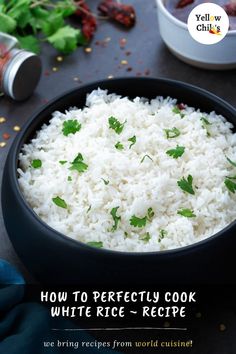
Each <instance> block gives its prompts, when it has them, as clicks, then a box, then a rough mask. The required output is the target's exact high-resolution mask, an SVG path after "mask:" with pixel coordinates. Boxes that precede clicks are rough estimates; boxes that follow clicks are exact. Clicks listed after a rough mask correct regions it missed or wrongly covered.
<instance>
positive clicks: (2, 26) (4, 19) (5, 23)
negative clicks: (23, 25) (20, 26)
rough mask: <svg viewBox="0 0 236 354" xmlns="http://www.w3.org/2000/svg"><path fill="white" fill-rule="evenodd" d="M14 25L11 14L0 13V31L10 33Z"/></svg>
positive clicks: (15, 24)
mask: <svg viewBox="0 0 236 354" xmlns="http://www.w3.org/2000/svg"><path fill="white" fill-rule="evenodd" d="M16 26H17V23H16V21H15V20H14V19H13V18H12V17H11V16H8V15H6V14H3V13H0V32H6V33H12V32H13V31H14V30H15V28H16Z"/></svg>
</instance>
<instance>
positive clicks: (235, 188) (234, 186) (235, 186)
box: [225, 178, 236, 193]
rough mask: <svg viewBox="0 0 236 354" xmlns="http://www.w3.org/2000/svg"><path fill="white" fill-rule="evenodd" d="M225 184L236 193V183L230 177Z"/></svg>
mask: <svg viewBox="0 0 236 354" xmlns="http://www.w3.org/2000/svg"><path fill="white" fill-rule="evenodd" d="M225 186H226V187H227V188H228V190H229V191H230V192H232V193H235V191H236V183H235V182H233V181H231V180H230V179H229V178H226V179H225Z"/></svg>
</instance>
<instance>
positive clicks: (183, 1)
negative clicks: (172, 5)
mask: <svg viewBox="0 0 236 354" xmlns="http://www.w3.org/2000/svg"><path fill="white" fill-rule="evenodd" d="M193 2H194V0H179V2H178V3H177V5H176V9H182V8H183V7H185V6H188V5H190V4H192V3H193Z"/></svg>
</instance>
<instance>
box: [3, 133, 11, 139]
mask: <svg viewBox="0 0 236 354" xmlns="http://www.w3.org/2000/svg"><path fill="white" fill-rule="evenodd" d="M2 137H3V139H5V140H8V139H9V138H10V134H8V133H4V134H2Z"/></svg>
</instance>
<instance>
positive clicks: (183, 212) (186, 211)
mask: <svg viewBox="0 0 236 354" xmlns="http://www.w3.org/2000/svg"><path fill="white" fill-rule="evenodd" d="M177 214H179V215H182V216H185V217H186V218H195V217H196V215H195V214H194V213H193V210H190V209H180V210H178V211H177Z"/></svg>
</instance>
